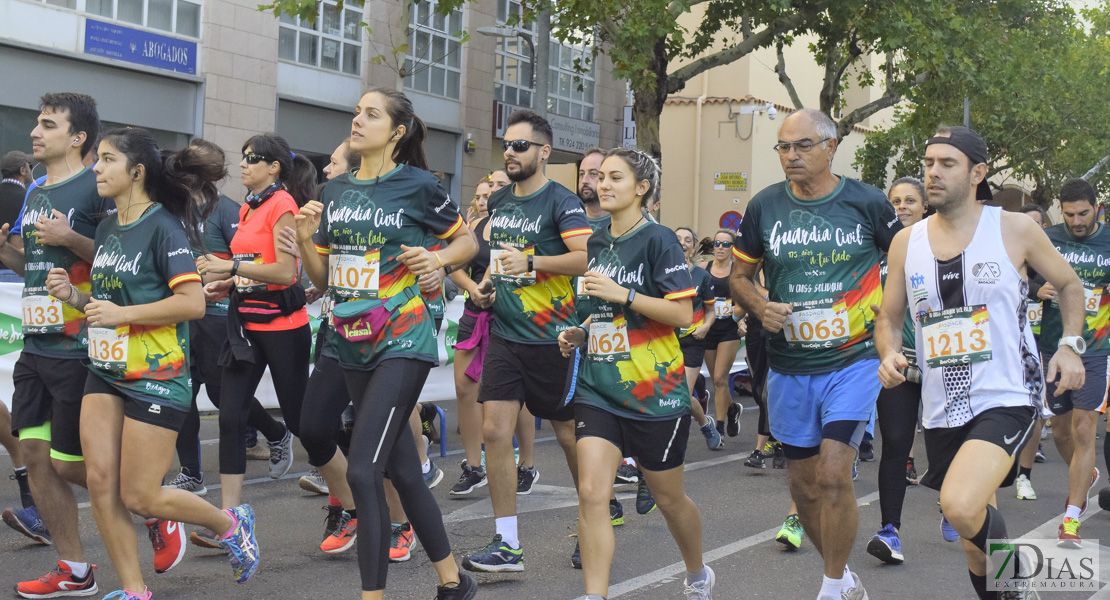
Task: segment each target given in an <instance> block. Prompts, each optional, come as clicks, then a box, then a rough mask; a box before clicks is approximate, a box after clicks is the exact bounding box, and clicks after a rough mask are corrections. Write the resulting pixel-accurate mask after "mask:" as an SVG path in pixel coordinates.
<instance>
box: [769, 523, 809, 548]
mask: <svg viewBox="0 0 1110 600" xmlns="http://www.w3.org/2000/svg"><path fill="white" fill-rule="evenodd" d="M804 535H805V530H804V529H802V521H801V519H799V518H798V515H790V516H789V517H786V521H785V522H784V523H783V524H782V529H780V530H779V533H778V535H776V536H775V541H776V542H778V543H780V544H782V545H783V546H786V549H787V550H790V551H794V550H797V549H798V548H801V547H802V537H803V536H804Z"/></svg>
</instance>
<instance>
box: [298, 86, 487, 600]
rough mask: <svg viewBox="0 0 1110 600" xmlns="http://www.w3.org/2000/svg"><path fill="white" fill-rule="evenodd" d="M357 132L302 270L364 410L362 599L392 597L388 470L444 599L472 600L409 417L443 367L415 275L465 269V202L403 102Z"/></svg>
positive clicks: (358, 491)
mask: <svg viewBox="0 0 1110 600" xmlns="http://www.w3.org/2000/svg"><path fill="white" fill-rule="evenodd" d="M351 127H352V131H351V147H352V148H353V149H355V150H357V151H358V152H359V154H360V155H361V157H362V162H361V165H362V166H361V167H360V168H359V171H358V174H357V175H356V176H351V175H346V176H343V177H339V178H337V179H336V180H334V181H332V182H331V183H329V184H328V185H327V186H326V187H325V188H324V195H323V197H322V198H321V201H320V202H315V201H314V202H309V203H308V204H307V205H305V206H304V207H303V208H302V209H301V212H300V215H299V216H298V218H297V241H298V243H299V245H300V248H301V255H302V257H303V260H304V266H305V272H306V273H307V274H308V276H309V278H310V279H311V280H312V282H313V283H314V284H315V285H316V286H317V287H318V288H323V287H325V286H326V287H328V292H329V294H330V295H331V297H332V298H333V299H334V300H335V303H336V304H335V308H334V309H333V316H334V319H335V321H334V326H335V331H336V334H337V335H335V336H334V338H332V339H333V340H334V343H333V344H331V346H332V349H333V350H334V352H335V353H336V356H338V360H339V364H340V366H341V368H342V370H343V374H344V378H345V380H346V383H347V389H348V391H349V393H350V395H351V398H353V399H354V401H355V406H356V417H355V425H354V433H353V434H352V438H351V448H350V462H349V464H348V466H347V481H348V483H349V484H350V486H351V491H352V492H353V496H354V501H355V504H356V505H357V506H358V507H359V511H360V512H361V513H362V514H363V515H364V518H363V519H362V520H360V521H359V522H358V538H359V543H358V550H359V551H358V560H359V571H360V574H361V576H362V590H363V591H362V597H363V598H364V599H376V598H382V597H384V590H385V583H386V572H387V567H388V565H389V541H390V520H389V511H388V509H387V507H386V502H385V489H384V484H383V480H384V476H385V473H386V471H388V472H389V477H390V480H391V481H392V483H393V485H394V487H396V489H397V492H398V494H399V495H400V497H401V502H402V505H403V506H404V509H405V512H406V513H407V514H408V515H409V516H410V517H411V519H412V527H413V529H414V531H415V532H416V535H417V536H418V537H419V538H420V541H421V543H422V544H423V545H424V549H425V551H426V552H427V554H428V557H429V558H430V559H431V561H432V563H433V566H434V567H435V569H436V574H437V575H438V577H439V587H438V589H437V596H436V598H438V599H439V600H457V599H470V598H473V597H474V596H475V594H476V593H477V584H476V583H475V581H474V579H473V578H471V577H470V576H468V575H463V574H460V573H459V568H458V565H457V564H456V563H455V557H454V555H453V554H452V553H451V546H450V543H449V542H448V540H447V532H446V530H445V529H444V527H443V517H442V514H441V513H440V510H439V507H438V506H437V505H436V502H435V499H434V498H433V497H432V494H431V492H430V491H429V490H428V488H427V486H426V485H425V483H424V479H423V478H422V477H421V471H420V462H419V459H418V458H417V453H416V446H415V441H414V439H413V436H412V431H411V430H410V429H409V426H408V415H409V413H410V412H411V411H412V409H413V407H414V406H415V405H416V400H417V397H418V396H419V395H420V391H421V389H422V388H423V386H424V381H425V379H426V378H427V376H428V372H429V371H430V370H431V368H432V366H433V365H435V364H436V363H437V357H436V355H437V351H436V347H435V337H434V336H433V335H432V326H433V324H432V319H431V317H430V315H429V313H428V309H427V307H426V306H425V304H424V301H423V299H422V298H421V297H420V294H419V291H418V289H417V278H418V277H420V276H421V275H424V274H427V273H430V272H432V271H434V270H435V269H438V268H440V267H443V266H446V265H460V264H465V263H466V262H467V261H469V260H470V259H471V258H472V257H473V256H474V253H475V251H476V250H477V248H476V244H475V243H474V241H473V237H472V236H471V235H470V231H469V230H468V229H467V228H466V225H465V224H464V223H463V222H462V217H460V216H459V213H458V205H457V204H456V203H455V202H454V201H452V200H451V199H450V197H449V196H448V195H447V192H446V191H445V190H444V189H443V187H442V185H440V183H439V180H438V179H436V177H435V176H434V175H432V174H431V173H429V172H428V171H427V160H426V159H425V157H424V148H423V142H424V137H425V133H426V130H425V128H424V123H423V122H422V121H421V120H420V119H419V118H418V117H417V116H416V114H415V113H414V112H413V108H412V103H411V102H410V101H409V99H408V98H407V97H406V96H405V95H404V94H402V93H400V92H397V91H395V90H390V89H375V90H372V91H370V92H367V93H366V94H365V95H363V97H362V99H361V100H360V101H359V105H358V106H357V107H356V109H355V117H354V120H353V121H352V125H351ZM429 233H430V234H432V235H434V236H435V237H436V238H438V239H440V240H446V242H447V244H446V247H444V248H443V249H442V250H440V251H438V252H436V253H433V252H431V251H429V250H427V249H425V248H424V247H423V246H422V244H423V243H424V242H425V240H426V236H427V235H428V234H429ZM338 411H339V412H341V411H342V407H341V406H340V407H338ZM339 412H335V413H334V414H335V418H337V417H338V415H339Z"/></svg>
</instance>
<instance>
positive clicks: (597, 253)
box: [574, 223, 695, 420]
mask: <svg viewBox="0 0 1110 600" xmlns="http://www.w3.org/2000/svg"><path fill="white" fill-rule="evenodd" d="M587 252H588V254H589V264H588V265H589V266H588V269H587V270H590V271H599V272H602V273H605V274H606V275H608V276H609V277H610V278H612V279H613V280H614V281H616V282H617V283H618V284H620V285H621V286H623V287H626V288H629V289H632V290H635V291H636V294H637V295H643V296H650V297H653V298H666V299H668V300H676V299H679V298H692V297H693V296H694V295H695V290H694V283H693V281H692V280H691V279H690V272H689V270H688V266H687V265H686V257H685V256H684V255H683V253H682V246H680V245H679V243H678V240H677V239H675V236H674V232H673V231H671V230H670V229H668V228H666V227H663V226H662V225H658V224H654V223H650V224H647V225H644V226H642V227H640V228H639V229H637V230H635V231H633V232H632V233H630V234H628V235H625V236H622V237H621V238H620V239H619V240H616V241H614V240H613V237H612V235H610V233H609V230H608V229H601V230H600V231H598V232H597V233H595V234H593V235H591V236H590V240H589V242H588V250H587ZM578 310H579V313H580V314H579V316H585V315H584V313H585V312H586V311H589V312H590V314H592V315H593V321H592V322H591V323H590V337H589V340H588V342H587V344H586V346H584V347H583V348H582V349H581V350H580V352H582V353H583V354H584V360H583V361H582V366H581V367H580V370H579V375H578V377H579V380H578V385H577V386H576V388H575V395H574V401H575V402H581V403H584V404H589V405H592V406H596V407H598V408H601V409H603V410H606V411H609V412H612V413H615V414H619V415H621V416H624V417H628V418H633V419H642V420H658V419H673V418H674V417H675V416H678V415H684V414H686V413H687V412H689V411H690V392H689V390H688V389H687V387H686V369H685V368H684V365H683V362H682V350H681V349H680V348H679V345H678V337H676V336H675V329H674V327H672V326H670V325H666V324H664V323H659V322H658V321H653V320H651V319H649V318H647V317H645V316H644V315H641V314H640V313H638V312H636V311H635V310H632V309H628V308H625V307H624V306H622V305H620V304H613V303H610V302H605V301H602V300H600V299H598V298H592V297H591V298H590V300H589V302H587V303H584V304H583V306H581V307H579V309H578ZM583 320H584V319H583Z"/></svg>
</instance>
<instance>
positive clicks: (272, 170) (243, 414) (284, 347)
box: [190, 134, 316, 546]
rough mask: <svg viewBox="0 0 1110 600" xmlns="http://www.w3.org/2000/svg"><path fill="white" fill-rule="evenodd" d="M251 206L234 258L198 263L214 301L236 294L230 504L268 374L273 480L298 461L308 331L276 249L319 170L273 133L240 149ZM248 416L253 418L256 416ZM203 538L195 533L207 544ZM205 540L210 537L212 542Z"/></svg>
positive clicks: (242, 219)
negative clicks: (273, 402) (273, 401)
mask: <svg viewBox="0 0 1110 600" xmlns="http://www.w3.org/2000/svg"><path fill="white" fill-rule="evenodd" d="M239 168H240V170H241V178H242V181H243V185H244V186H246V188H247V190H248V194H247V198H246V202H245V203H244V204H243V205H242V206H241V207H240V208H239V227H238V228H237V229H236V232H235V237H233V238H232V239H231V244H230V248H231V253H232V257H231V260H228V259H224V258H220V257H218V256H216V255H215V254H207V255H205V256H202V257H200V258H198V259H197V269H198V270H199V271H200V273H201V275H206V276H209V275H210V276H214V277H215V278H216V279H218V281H214V282H212V283H209V284H207V285H206V286H205V290H206V291H207V292H208V293H209V294H210V295H214V296H215V297H216V298H220V297H222V296H224V295H226V294H228V293H230V302H229V305H228V310H227V316H228V318H227V331H228V336H229V347H228V350H227V351H225V352H222V353H221V356H220V359H221V360H220V364H221V365H223V367H224V373H223V379H222V384H223V389H222V390H221V391H220V486H221V490H220V493H221V503H222V504H223V506H224V508H229V507H231V506H235V505H237V504H239V503H240V502H241V501H242V496H243V478H244V473H246V469H247V461H246V443H245V441H244V439H243V434H244V432H245V430H246V427H247V422H248V421H249V420H250V419H251V417H252V416H255V415H257V410H255V411H252V403H251V402H250V399H251V397H252V396H253V395H254V392H255V390H256V389H257V388H258V382H259V381H260V380H261V379H262V375H263V374H264V373H265V371H266V368H267V367H269V370H270V377H271V378H272V379H273V382H274V390H275V391H276V392H277V400H278V405H279V406H280V407H281V414H282V418H283V419H284V420H285V423H284V424H282V423H281V422H278V421H276V420H275V419H274V418H273V417H270V416H269V415H268V414H267V415H266V417H267V418H266V419H262V418H261V415H257V416H256V418H259V419H260V420H262V423H259V424H260V425H263V424H264V426H263V427H259V428H258V429H259V431H261V432H262V435H264V436H266V439H268V440H277V441H271V442H270V477H272V478H274V479H278V478H280V477H282V476H284V475H285V474H286V473H288V472H289V467H290V466H291V465H292V463H293V436H295V435H297V434H298V433H299V432H300V416H301V407H302V403H303V401H304V395H305V389H306V385H307V382H308V360H309V350H310V347H311V344H312V330H311V328H310V327H309V324H308V311H307V310H306V309H305V292H304V288H303V287H301V284H300V283H299V282H298V281H297V273H298V269H297V259H296V258H295V257H294V256H291V255H289V254H287V253H285V252H279V251H277V246H278V245H279V243H280V236H281V231H282V229H283V228H285V227H292V226H293V222H294V221H293V217H294V215H295V214H296V213H297V207H298V206H300V205H301V204H304V202H305V201H307V200H309V199H311V198H312V197H313V195H314V193H315V192H314V189H315V181H316V169H315V167H313V166H312V163H310V162H309V161H308V159H307V158H305V157H303V156H300V157H298V156H295V155H294V154H293V152H292V151H291V150H290V149H289V144H287V143H286V141H285V140H284V139H282V138H280V137H278V136H275V135H271V134H263V135H256V136H253V137H251V138H250V139H249V140H247V142H246V143H245V144H243V160H242V161H240V163H239ZM252 412H253V413H254V414H252ZM206 533H207V532H202V533H200V534H198V535H199V538H200V539H197V536H196V535H195V536H190V537H191V539H192V540H193V541H194V543H199V545H202V546H203V545H211V544H210V543H208V544H206V543H205V542H206V541H207V542H211V538H207V536H206ZM206 538H207V539H206Z"/></svg>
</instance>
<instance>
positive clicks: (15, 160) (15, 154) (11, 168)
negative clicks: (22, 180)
mask: <svg viewBox="0 0 1110 600" xmlns="http://www.w3.org/2000/svg"><path fill="white" fill-rule="evenodd" d="M30 164H31V157H30V156H27V155H26V154H24V153H22V152H20V151H19V150H12V151H11V152H9V153H7V154H5V155H4V158H2V159H0V174H3V176H4V177H15V176H16V175H19V170H20V169H22V168H23V167H24V165H30Z"/></svg>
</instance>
